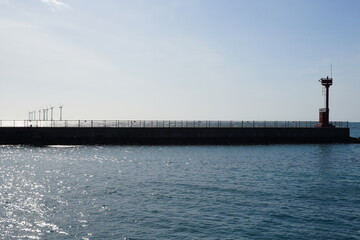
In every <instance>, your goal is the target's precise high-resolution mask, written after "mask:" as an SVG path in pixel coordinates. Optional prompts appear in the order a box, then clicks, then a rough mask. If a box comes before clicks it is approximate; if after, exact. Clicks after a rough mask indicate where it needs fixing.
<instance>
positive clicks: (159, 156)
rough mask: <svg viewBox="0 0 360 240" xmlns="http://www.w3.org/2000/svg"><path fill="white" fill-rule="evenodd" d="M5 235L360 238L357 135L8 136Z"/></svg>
mask: <svg viewBox="0 0 360 240" xmlns="http://www.w3.org/2000/svg"><path fill="white" fill-rule="evenodd" d="M350 127H351V135H352V136H353V137H360V124H356V123H351V124H350ZM0 239H84V240H85V239H122V240H123V239H144V240H145V239H146V240H148V239H179V240H180V239H181V240H183V239H306V240H308V239H360V144H314V145H310V144H309V145H254V146H48V147H29V146H0Z"/></svg>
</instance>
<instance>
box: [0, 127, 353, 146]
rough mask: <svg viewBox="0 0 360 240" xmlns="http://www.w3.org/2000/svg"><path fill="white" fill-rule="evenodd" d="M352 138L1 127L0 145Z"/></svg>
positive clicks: (341, 134)
mask: <svg viewBox="0 0 360 240" xmlns="http://www.w3.org/2000/svg"><path fill="white" fill-rule="evenodd" d="M349 139H350V137H349V129H348V128H45V127H41V128H35V127H34V128H0V144H34V145H57V144H58V145H67V144H124V145H127V144H130V145H131V144H135V145H143V144H144V145H156V144H273V143H337V142H339V143H340V142H348V141H349Z"/></svg>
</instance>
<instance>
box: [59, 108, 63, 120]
mask: <svg viewBox="0 0 360 240" xmlns="http://www.w3.org/2000/svg"><path fill="white" fill-rule="evenodd" d="M59 108H60V121H62V109H63V105H60V106H59Z"/></svg>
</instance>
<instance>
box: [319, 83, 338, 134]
mask: <svg viewBox="0 0 360 240" xmlns="http://www.w3.org/2000/svg"><path fill="white" fill-rule="evenodd" d="M319 82H321V85H323V86H324V88H325V108H320V109H319V123H318V124H316V127H319V128H332V127H334V126H333V125H332V124H330V122H329V113H330V108H329V88H330V86H331V85H332V84H333V79H332V78H329V77H326V78H321V79H320V80H319Z"/></svg>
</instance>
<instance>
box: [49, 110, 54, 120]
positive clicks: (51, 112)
mask: <svg viewBox="0 0 360 240" xmlns="http://www.w3.org/2000/svg"><path fill="white" fill-rule="evenodd" d="M53 110H54V107H50V111H51V121H53V120H54V118H53V116H54V115H53Z"/></svg>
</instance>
